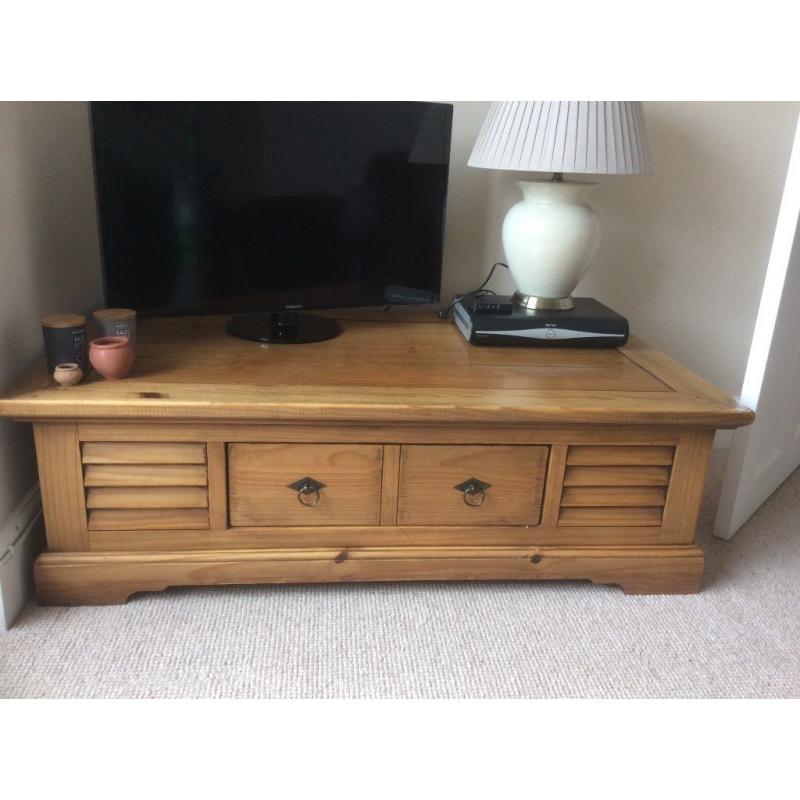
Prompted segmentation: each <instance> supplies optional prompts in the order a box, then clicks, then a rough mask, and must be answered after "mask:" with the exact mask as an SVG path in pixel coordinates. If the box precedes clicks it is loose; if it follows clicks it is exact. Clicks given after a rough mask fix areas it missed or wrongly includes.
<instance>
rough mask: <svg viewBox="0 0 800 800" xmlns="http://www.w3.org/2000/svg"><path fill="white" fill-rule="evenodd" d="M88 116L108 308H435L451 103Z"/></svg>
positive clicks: (142, 107)
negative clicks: (414, 305) (424, 305)
mask: <svg viewBox="0 0 800 800" xmlns="http://www.w3.org/2000/svg"><path fill="white" fill-rule="evenodd" d="M91 117H92V131H93V142H94V158H95V175H96V184H97V197H98V210H99V218H100V230H101V238H102V249H103V264H104V274H105V288H106V302H107V304H108V305H109V306H122V307H129V308H134V309H136V310H137V311H139V312H140V313H142V314H151V315H165V314H204V313H236V312H246V311H254V312H257V311H282V310H286V309H298V308H307V309H314V308H338V307H346V306H365V305H379V304H384V303H387V304H391V303H399V302H436V301H438V299H439V286H440V281H441V268H442V240H443V231H444V214H445V200H446V193H447V174H448V166H449V156H450V128H451V120H452V107H451V106H449V105H446V104H441V103H411V102H293V103H284V102H274V103H273V102H144V103H143V102H108V103H107V102H101V103H92V104H91Z"/></svg>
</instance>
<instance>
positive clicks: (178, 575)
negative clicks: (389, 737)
mask: <svg viewBox="0 0 800 800" xmlns="http://www.w3.org/2000/svg"><path fill="white" fill-rule="evenodd" d="M35 571H36V590H37V598H38V600H39V602H40V603H41V604H43V605H52V604H57V605H90V604H108V603H124V602H125V601H126V600H127V599H128V597H129V596H130V595H131V594H134V593H135V592H140V591H162V590H163V589H166V588H167V587H168V586H187V585H192V586H207V585H221V584H248V583H326V582H342V581H348V582H350V581H427V580H439V581H441V580H457V581H463V580H476V579H483V580H485V579H490V580H567V579H584V580H586V579H588V580H591V581H593V582H595V583H611V584H618V585H620V586H621V587H622V588H623V590H624V591H626V592H627V593H631V594H688V593H693V592H696V591H698V590H699V586H700V578H701V575H702V571H703V554H702V551H701V550H700V549H699V548H697V547H694V546H675V547H669V548H663V547H662V548H659V547H652V548H624V547H618V548H613V547H607V548H588V547H587V548H555V547H554V548H547V547H541V548H535V549H531V548H491V547H478V548H423V549H410V548H363V549H352V550H335V549H334V550H308V549H306V550H301V549H291V550H288V549H287V550H272V551H269V552H264V551H253V550H249V551H248V550H244V551H234V552H230V551H224V550H221V551H201V552H192V553H165V554H157V553H140V554H133V553H121V554H104V555H102V556H99V555H94V554H91V553H89V554H60V553H45V554H43V555H42V556H40V557H39V559H38V560H37V562H36V566H35Z"/></svg>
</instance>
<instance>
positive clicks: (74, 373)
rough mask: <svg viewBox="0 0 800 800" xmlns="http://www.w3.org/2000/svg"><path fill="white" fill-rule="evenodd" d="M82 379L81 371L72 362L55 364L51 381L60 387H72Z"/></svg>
mask: <svg viewBox="0 0 800 800" xmlns="http://www.w3.org/2000/svg"><path fill="white" fill-rule="evenodd" d="M82 377H83V370H82V369H81V368H80V367H79V366H78V365H77V364H76V363H75V362H74V361H68V362H67V363H65V364H56V368H55V369H54V370H53V380H54V381H55V382H56V383H60V384H61V385H62V386H74V385H75V384H76V383H78V382H79V381H80V379H81V378H82Z"/></svg>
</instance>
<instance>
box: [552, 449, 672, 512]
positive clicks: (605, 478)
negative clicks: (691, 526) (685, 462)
mask: <svg viewBox="0 0 800 800" xmlns="http://www.w3.org/2000/svg"><path fill="white" fill-rule="evenodd" d="M674 457H675V449H674V448H673V447H668V446H660V445H659V446H655V445H652V446H648V445H572V446H570V447H569V448H568V450H567V466H566V469H565V470H564V488H563V491H562V493H561V501H560V508H559V514H558V525H560V526H566V527H586V526H590V525H591V526H597V527H626V526H631V527H649V526H660V525H661V522H662V517H663V512H664V504H665V503H666V499H667V487H668V486H669V482H670V475H671V469H672V463H673V459H674Z"/></svg>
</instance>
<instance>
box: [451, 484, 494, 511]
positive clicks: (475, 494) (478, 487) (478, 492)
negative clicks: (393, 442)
mask: <svg viewBox="0 0 800 800" xmlns="http://www.w3.org/2000/svg"><path fill="white" fill-rule="evenodd" d="M491 485H492V484H491V483H486V482H485V481H482V480H479V479H478V478H468V479H467V480H465V481H464V482H463V483H459V484H458V486H454V487H453V488H454V489H457V490H458V491H459V492H463V493H464V503H466V505H468V506H472V508H479V507H480V506H482V505H483V504H484V503H485V502H486V490H487V489H488V488H490V487H491ZM470 498H474V499H472V500H471V499H470Z"/></svg>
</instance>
